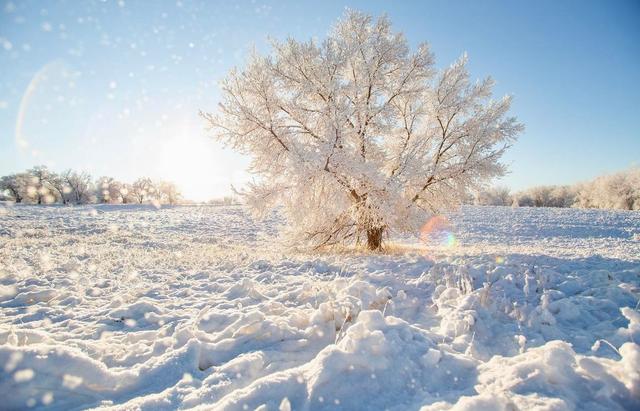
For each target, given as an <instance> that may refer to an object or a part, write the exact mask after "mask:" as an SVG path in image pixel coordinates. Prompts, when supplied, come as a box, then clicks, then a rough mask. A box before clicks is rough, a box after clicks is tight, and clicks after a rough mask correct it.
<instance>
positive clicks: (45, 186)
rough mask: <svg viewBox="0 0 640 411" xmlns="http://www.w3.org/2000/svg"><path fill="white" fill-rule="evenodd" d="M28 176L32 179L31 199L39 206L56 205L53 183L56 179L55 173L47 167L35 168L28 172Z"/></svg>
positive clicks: (30, 185)
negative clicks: (43, 204)
mask: <svg viewBox="0 0 640 411" xmlns="http://www.w3.org/2000/svg"><path fill="white" fill-rule="evenodd" d="M27 174H28V175H29V176H30V177H31V182H30V184H29V187H30V189H29V197H30V199H31V200H32V201H34V202H36V203H37V204H42V203H45V204H48V203H54V202H55V201H56V197H55V194H56V191H55V190H54V188H53V187H52V184H51V182H52V181H53V180H55V178H56V175H55V173H52V172H51V171H49V169H48V168H47V166H35V167H33V168H31V169H29V170H27Z"/></svg>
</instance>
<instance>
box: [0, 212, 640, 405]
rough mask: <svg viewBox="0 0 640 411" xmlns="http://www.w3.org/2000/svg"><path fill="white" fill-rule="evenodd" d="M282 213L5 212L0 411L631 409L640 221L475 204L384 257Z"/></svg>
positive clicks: (637, 354) (0, 253) (639, 381)
mask: <svg viewBox="0 0 640 411" xmlns="http://www.w3.org/2000/svg"><path fill="white" fill-rule="evenodd" d="M276 223H277V220H276V219H275V218H274V219H272V220H270V221H266V222H254V221H252V220H251V219H250V218H249V217H248V216H247V214H246V213H245V211H244V210H243V209H242V208H240V207H228V208H225V207H175V208H163V209H161V210H156V209H154V208H153V207H147V206H86V207H73V208H67V207H36V206H14V207H2V208H0V344H1V345H0V367H1V368H0V408H1V409H3V410H13V409H15V410H18V409H27V408H30V407H31V408H46V409H57V410H69V409H84V408H92V407H96V408H101V409H127V410H128V409H153V410H157V409H186V408H192V407H196V408H197V407H200V408H201V409H223V410H245V409H250V410H253V409H256V408H258V409H261V410H289V409H291V410H317V409H327V410H338V409H345V410H384V409H390V410H419V409H422V410H440V409H456V410H501V409H503V410H512V409H523V410H534V409H549V410H562V409H576V410H608V411H612V410H620V409H640V374H639V373H640V346H639V345H638V344H637V343H640V313H639V312H638V307H637V305H638V299H639V297H640V213H638V212H609V211H595V210H575V209H557V210H556V209H527V208H519V209H517V208H516V209H512V208H499V207H496V208H493V207H485V208H476V207H466V208H464V209H463V210H462V212H461V213H457V214H453V215H451V216H449V219H448V220H446V219H444V218H439V219H434V220H432V221H430V222H427V223H426V224H425V228H424V230H423V233H422V234H421V237H422V239H421V240H420V241H417V240H412V239H405V240H404V241H397V242H396V243H394V244H392V245H391V246H390V249H391V253H390V254H388V255H366V254H360V253H355V252H336V253H328V252H324V253H321V254H316V255H310V254H305V253H302V252H299V251H292V250H287V249H284V248H283V246H282V245H281V244H280V243H279V242H278V241H277V240H276V238H275V234H276Z"/></svg>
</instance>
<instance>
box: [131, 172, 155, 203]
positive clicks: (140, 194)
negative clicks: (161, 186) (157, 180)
mask: <svg viewBox="0 0 640 411" xmlns="http://www.w3.org/2000/svg"><path fill="white" fill-rule="evenodd" d="M129 193H130V194H131V196H132V198H133V199H134V200H135V202H137V203H139V204H142V203H144V202H145V201H148V200H150V199H151V198H153V197H154V196H155V193H156V187H155V185H154V184H153V181H152V180H151V179H150V178H148V177H143V178H139V179H137V180H136V181H134V182H133V184H132V185H131V191H130V192H129Z"/></svg>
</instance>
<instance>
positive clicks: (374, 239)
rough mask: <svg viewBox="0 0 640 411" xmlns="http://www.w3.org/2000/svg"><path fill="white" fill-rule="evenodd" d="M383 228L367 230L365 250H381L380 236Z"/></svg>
mask: <svg viewBox="0 0 640 411" xmlns="http://www.w3.org/2000/svg"><path fill="white" fill-rule="evenodd" d="M383 234H384V227H375V228H370V229H368V230H367V248H368V249H369V250H371V251H380V250H382V235H383Z"/></svg>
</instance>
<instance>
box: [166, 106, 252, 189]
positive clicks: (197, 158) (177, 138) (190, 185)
mask: <svg viewBox="0 0 640 411" xmlns="http://www.w3.org/2000/svg"><path fill="white" fill-rule="evenodd" d="M162 136H163V139H162V142H161V143H160V145H159V153H158V156H157V164H155V165H154V166H155V167H154V168H155V174H156V175H157V178H161V179H165V180H169V181H172V182H174V183H176V184H177V185H178V187H179V188H180V189H181V191H182V193H183V196H184V198H186V199H189V200H194V201H207V200H210V199H212V198H220V197H223V196H226V195H230V194H231V185H232V184H235V185H238V184H240V183H242V182H243V181H245V180H246V176H245V175H244V173H230V172H229V170H231V169H233V168H234V166H235V167H236V168H237V165H238V163H242V161H243V159H242V158H240V157H239V156H238V155H237V154H235V153H232V152H230V151H228V150H225V149H224V148H223V147H222V146H221V145H220V144H218V143H216V142H215V141H213V140H212V139H210V138H208V137H207V136H206V135H205V132H204V131H203V128H202V126H201V124H196V123H195V121H190V116H189V115H185V116H178V117H177V119H176V121H174V122H173V124H170V125H167V126H163V127H162Z"/></svg>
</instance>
